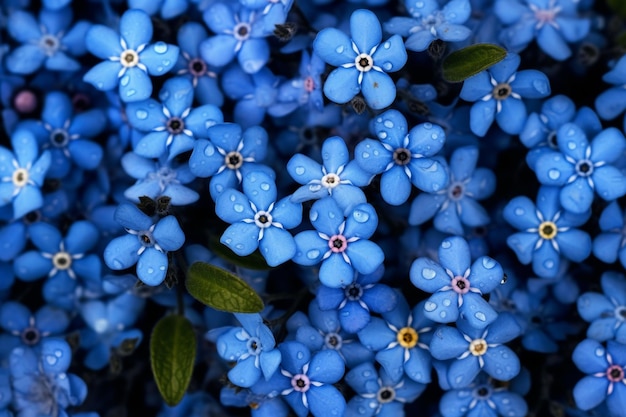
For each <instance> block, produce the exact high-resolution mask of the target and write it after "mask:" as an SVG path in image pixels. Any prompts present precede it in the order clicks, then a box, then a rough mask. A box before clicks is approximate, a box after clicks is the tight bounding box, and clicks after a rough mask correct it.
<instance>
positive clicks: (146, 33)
mask: <svg viewBox="0 0 626 417" xmlns="http://www.w3.org/2000/svg"><path fill="white" fill-rule="evenodd" d="M120 35H121V36H122V38H123V39H124V40H125V41H126V46H127V47H128V48H130V49H137V48H138V47H139V46H141V45H145V44H147V43H148V42H150V40H151V39H152V21H151V20H150V16H148V14H147V13H146V12H144V11H143V10H138V9H131V10H127V11H126V12H125V13H124V14H123V15H122V17H121V18H120Z"/></svg>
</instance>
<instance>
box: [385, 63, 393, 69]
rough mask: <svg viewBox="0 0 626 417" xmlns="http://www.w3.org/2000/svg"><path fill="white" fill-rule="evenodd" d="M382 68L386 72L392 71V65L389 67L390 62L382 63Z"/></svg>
mask: <svg viewBox="0 0 626 417" xmlns="http://www.w3.org/2000/svg"><path fill="white" fill-rule="evenodd" d="M383 68H384V69H385V70H387V71H391V70H392V69H393V65H391V62H385V63H383Z"/></svg>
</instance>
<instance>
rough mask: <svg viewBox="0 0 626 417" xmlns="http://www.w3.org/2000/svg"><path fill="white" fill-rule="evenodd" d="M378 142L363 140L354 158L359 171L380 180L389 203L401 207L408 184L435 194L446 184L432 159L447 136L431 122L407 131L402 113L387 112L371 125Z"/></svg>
mask: <svg viewBox="0 0 626 417" xmlns="http://www.w3.org/2000/svg"><path fill="white" fill-rule="evenodd" d="M372 130H373V131H374V132H375V134H376V136H378V139H379V140H373V139H365V140H363V141H361V142H359V144H358V145H357V146H356V149H355V150H354V159H355V160H356V161H357V163H358V164H359V166H360V167H361V169H363V170H364V171H366V172H368V173H370V174H372V175H376V174H380V173H382V176H381V178H380V192H381V196H382V197H383V200H385V201H386V202H387V203H389V204H393V205H400V204H402V203H404V202H405V201H406V200H407V199H408V198H409V195H410V194H411V188H412V187H411V184H413V185H414V186H416V187H417V188H419V189H420V190H422V191H425V192H436V191H439V190H441V189H442V188H444V187H445V186H446V185H447V184H448V175H447V173H446V170H445V168H444V167H443V165H442V164H441V162H439V161H437V160H436V159H433V158H432V157H433V156H435V155H436V154H437V153H438V152H439V151H440V150H441V148H442V147H443V145H444V143H445V140H446V134H445V133H444V131H443V129H442V128H441V127H439V126H437V125H433V124H432V123H422V124H419V125H417V126H415V127H413V128H412V129H411V130H410V131H409V130H408V129H407V122H406V119H405V118H404V116H403V115H402V113H400V112H399V111H397V110H388V111H386V112H385V113H383V114H381V115H379V116H378V117H377V118H376V119H374V121H373V122H372Z"/></svg>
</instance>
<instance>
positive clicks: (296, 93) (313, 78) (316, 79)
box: [278, 51, 326, 112]
mask: <svg viewBox="0 0 626 417" xmlns="http://www.w3.org/2000/svg"><path fill="white" fill-rule="evenodd" d="M325 67H326V65H325V63H324V61H322V59H321V58H320V57H319V56H318V55H317V54H316V53H312V54H309V53H308V52H307V51H302V59H301V61H300V69H299V73H300V74H299V76H298V77H297V78H293V79H291V80H288V81H285V82H283V83H282V84H281V85H280V87H279V88H278V97H279V98H283V101H293V98H292V97H295V99H296V100H297V102H298V104H299V105H301V106H302V105H307V109H309V110H311V111H312V112H313V111H318V112H320V111H322V110H323V108H324V98H323V97H322V90H321V88H322V78H321V75H322V73H323V72H324V69H325Z"/></svg>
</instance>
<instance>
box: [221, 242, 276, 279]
mask: <svg viewBox="0 0 626 417" xmlns="http://www.w3.org/2000/svg"><path fill="white" fill-rule="evenodd" d="M209 249H211V251H212V252H213V253H215V254H216V255H217V256H219V257H220V258H222V259H224V260H226V261H228V262H230V263H231V264H233V265H237V266H240V267H242V268H246V269H254V270H257V271H264V270H268V269H272V267H271V266H269V265H268V264H267V262H265V258H263V255H261V253H260V252H258V251H255V252H252V253H251V254H250V255H248V256H239V255H237V254H236V253H235V252H233V251H231V250H230V249H228V247H227V246H224V245H223V244H222V243H221V242H220V241H219V239H217V238H212V239H210V240H209Z"/></svg>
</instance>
